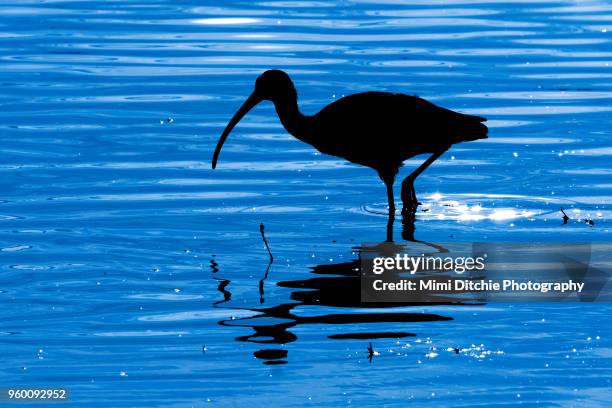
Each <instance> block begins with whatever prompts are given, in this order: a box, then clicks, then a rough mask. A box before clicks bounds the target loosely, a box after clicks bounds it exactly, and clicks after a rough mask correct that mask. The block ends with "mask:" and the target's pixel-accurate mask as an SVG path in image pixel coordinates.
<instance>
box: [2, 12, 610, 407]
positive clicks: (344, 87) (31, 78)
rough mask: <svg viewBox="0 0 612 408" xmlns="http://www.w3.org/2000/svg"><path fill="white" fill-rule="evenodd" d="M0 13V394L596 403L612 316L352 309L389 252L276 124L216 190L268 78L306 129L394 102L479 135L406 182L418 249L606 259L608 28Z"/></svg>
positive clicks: (360, 17) (368, 183) (379, 210)
mask: <svg viewBox="0 0 612 408" xmlns="http://www.w3.org/2000/svg"><path fill="white" fill-rule="evenodd" d="M0 15H1V16H2V17H1V19H0V50H1V51H2V52H1V53H0V54H1V55H0V64H1V65H2V69H1V71H0V83H1V84H2V87H1V88H0V106H1V109H0V119H1V120H0V138H2V144H1V147H0V150H1V151H0V157H1V158H0V172H1V175H2V177H1V178H0V187H1V188H2V192H3V194H2V197H0V247H1V252H0V257H1V259H2V263H1V265H0V268H1V270H2V274H1V275H0V298H1V299H2V302H3V305H4V307H3V308H2V310H1V311H0V321H2V328H1V329H0V342H1V345H2V350H3V357H4V358H3V364H2V367H1V369H0V384H2V385H6V386H10V385H15V386H25V385H47V386H49V385H55V386H66V387H69V388H70V389H71V390H72V398H73V401H74V402H75V405H80V406H89V407H92V406H109V405H112V406H126V407H135V406H142V407H151V406H164V407H167V406H175V407H190V406H207V405H212V406H228V405H229V406H249V405H250V406H264V405H266V406H269V405H270V404H273V405H275V406H301V405H306V406H321V405H332V404H333V405H359V406H382V405H384V406H405V405H406V404H407V403H408V402H415V403H417V404H419V406H432V407H437V406H441V405H446V404H449V405H450V404H452V405H455V406H474V405H477V404H481V405H490V404H497V405H498V406H501V405H504V406H505V405H510V404H512V405H513V404H516V403H524V404H526V405H534V404H544V405H548V406H574V405H579V406H605V405H606V404H607V403H609V402H610V400H611V399H612V395H611V392H610V389H611V388H610V380H609V379H610V378H612V370H611V369H610V367H611V365H612V364H611V356H612V352H611V350H612V348H611V344H610V322H609V314H610V313H611V312H612V308H610V306H609V305H608V304H606V303H599V304H597V303H595V304H586V303H567V304H488V305H477V306H474V305H473V306H451V305H446V306H411V307H408V306H397V307H387V308H366V307H363V306H362V305H360V304H359V302H358V291H357V287H358V281H356V278H355V275H354V269H355V268H356V267H357V259H358V254H357V252H356V249H355V248H356V247H358V246H359V245H361V243H363V242H380V241H382V240H384V238H385V225H386V214H385V211H386V198H385V190H384V186H383V184H382V183H381V182H380V180H379V179H378V178H377V176H376V175H375V173H374V172H373V171H372V170H370V169H366V168H361V167H357V166H354V165H352V164H350V163H347V162H344V161H342V160H340V159H336V158H333V157H328V156H324V155H321V154H319V153H317V152H316V151H315V150H313V149H312V148H311V147H310V146H307V145H305V144H302V143H301V142H299V141H297V140H295V139H293V138H292V137H290V136H289V135H287V134H286V132H285V131H284V129H283V128H282V126H281V125H280V124H279V123H278V119H277V118H276V116H275V112H274V109H273V107H272V106H271V104H269V103H268V104H261V105H260V106H258V107H257V108H256V109H254V110H253V111H252V112H251V113H249V115H248V116H247V117H246V118H245V119H244V120H243V121H242V122H241V123H240V125H239V126H238V127H237V128H236V129H235V131H234V132H233V133H232V135H231V136H230V138H229V139H228V142H227V143H226V145H225V147H224V149H223V152H222V154H221V158H220V161H219V165H218V168H217V170H215V171H214V172H213V171H212V170H211V169H210V158H211V155H212V151H213V149H214V145H215V143H216V141H217V138H218V137H219V135H220V133H221V131H222V129H223V127H224V126H225V124H226V123H227V121H228V120H229V118H230V117H231V115H232V114H233V113H234V111H235V110H236V109H237V108H238V106H239V105H240V104H241V103H242V101H243V100H244V99H245V98H246V97H247V96H248V95H249V94H250V92H251V90H252V86H253V82H254V79H255V78H256V76H257V75H258V74H260V73H261V72H262V71H264V70H265V69H269V68H280V69H284V70H286V71H287V72H288V73H289V74H290V75H291V77H292V78H293V80H294V82H295V84H296V87H297V90H298V93H299V102H300V106H301V109H302V111H303V112H305V113H309V114H312V113H316V112H317V111H318V110H319V109H321V108H322V107H323V106H325V105H326V104H328V103H330V102H332V101H333V100H334V99H337V98H340V97H342V96H343V95H348V94H351V93H355V92H361V91H365V90H388V91H396V92H404V93H408V94H415V95H419V96H421V97H424V98H427V99H429V100H431V101H433V102H435V103H436V104H439V105H442V106H444V107H448V108H451V109H455V110H458V111H461V112H465V113H470V114H478V115H483V116H486V117H487V118H488V119H489V122H488V124H489V127H490V138H489V139H488V140H485V141H478V142H473V143H466V144H462V145H458V146H455V147H453V148H452V149H451V150H450V151H448V152H447V153H445V154H444V155H443V156H442V157H441V159H440V160H438V161H437V162H436V163H435V164H434V165H432V166H431V167H430V168H429V169H428V170H427V171H426V172H425V173H424V174H423V175H422V176H421V177H419V179H418V181H417V183H416V188H417V193H418V194H419V197H420V198H421V201H423V206H422V207H421V210H427V211H419V212H418V214H417V220H416V224H415V227H416V230H415V237H416V238H417V239H421V240H426V241H428V242H432V243H436V242H449V241H453V240H457V241H466V242H470V241H478V240H492V241H495V240H496V241H525V240H536V241H538V240H539V241H550V240H556V241H567V242H609V239H610V238H609V228H610V221H609V219H610V204H609V203H610V198H611V197H612V181H611V178H610V176H611V174H612V170H611V169H610V165H609V163H610V156H611V155H612V142H611V133H610V114H611V113H610V112H611V111H612V103H611V97H610V96H611V95H612V71H611V68H610V64H612V47H611V46H610V41H611V40H612V37H611V33H612V6H611V5H610V4H608V3H606V2H599V1H588V2H582V1H496V0H479V1H467V0H453V1H437V0H413V1H406V2H404V1H396V0H357V1H346V2H342V3H336V2H329V1H262V2H224V3H219V2H217V3H204V4H203V3H201V2H196V1H192V0H187V1H182V2H171V1H163V0H158V1H153V2H144V1H141V0H132V1H98V2H86V1H62V0H54V1H36V0H30V1H8V0H7V1H4V2H3V3H2V5H0ZM406 120H409V118H406ZM372 137H376V135H372ZM397 137H409V136H408V135H406V136H404V135H397ZM422 159H424V158H422V157H421V158H416V159H414V160H410V161H408V162H407V163H406V166H405V168H404V169H403V170H402V172H401V175H407V174H408V173H409V171H410V168H413V167H414V166H416V165H418V164H419V160H422ZM398 198H399V197H398ZM561 207H562V208H564V209H565V211H566V212H567V214H568V215H569V216H570V217H571V219H570V221H569V223H568V224H567V225H562V214H560V212H559V209H560V208H561ZM585 220H593V221H594V224H595V225H593V226H590V225H588V224H587V223H585ZM262 222H263V223H264V224H265V228H266V233H267V237H268V240H269V242H270V246H271V249H272V251H273V253H274V256H275V261H274V263H273V264H272V265H268V255H267V252H266V250H265V248H264V246H263V243H262V241H261V237H260V233H259V224H260V223H262ZM395 229H396V231H395V239H396V240H397V241H398V242H400V241H402V237H401V225H400V223H399V220H398V222H397V223H396V228H395ZM600 266H603V265H600ZM268 267H269V270H268ZM266 271H267V278H266V279H265V281H264V282H263V283H262V289H263V290H261V289H260V281H261V280H262V278H263V277H264V276H265V275H266ZM262 293H263V295H262ZM370 342H371V343H372V345H373V348H374V350H376V353H377V354H376V355H375V356H374V358H373V359H372V361H371V362H369V361H368V358H367V356H368V353H367V347H368V345H369V343H370ZM449 348H451V349H452V348H459V349H461V350H462V351H461V353H459V354H455V353H454V352H452V351H448V350H447V349H449Z"/></svg>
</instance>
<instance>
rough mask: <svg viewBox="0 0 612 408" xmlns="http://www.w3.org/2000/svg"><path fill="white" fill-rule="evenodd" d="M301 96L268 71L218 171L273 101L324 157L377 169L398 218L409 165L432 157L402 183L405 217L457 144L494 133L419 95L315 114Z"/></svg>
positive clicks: (355, 98)
mask: <svg viewBox="0 0 612 408" xmlns="http://www.w3.org/2000/svg"><path fill="white" fill-rule="evenodd" d="M297 100H298V95H297V91H296V89H295V86H294V84H293V81H291V78H290V77H289V75H288V74H287V73H286V72H284V71H281V70H277V69H272V70H267V71H265V72H263V73H262V74H261V75H260V76H259V77H258V78H257V80H256V81H255V88H254V90H253V92H252V93H251V95H250V96H249V97H248V98H247V100H246V101H245V102H244V103H243V104H242V106H241V107H240V108H239V109H238V111H237V112H236V113H235V114H234V116H233V117H232V118H231V120H230V121H229V123H228V124H227V126H226V127H225V129H224V130H223V133H222V134H221V137H220V138H219V141H218V142H217V146H216V148H215V151H214V154H213V158H212V168H213V169H215V168H216V166H217V160H218V159H219V154H220V152H221V148H222V146H223V144H224V143H225V141H226V140H227V137H228V135H229V134H230V132H231V131H232V129H233V128H234V127H235V126H236V124H237V123H238V122H239V121H240V120H241V119H242V118H243V117H244V116H245V115H246V114H247V113H248V112H249V111H250V110H251V109H252V108H253V107H254V106H255V105H257V104H259V103H260V102H262V101H271V102H272V103H273V104H274V107H275V109H276V113H277V115H278V117H279V119H280V122H281V123H282V125H283V127H284V128H285V130H286V131H287V132H289V133H290V134H291V135H293V136H294V137H295V138H297V139H298V140H300V141H302V142H305V143H307V144H309V145H311V146H313V147H314V148H315V149H317V150H318V151H319V152H321V153H324V154H327V155H331V156H336V157H340V158H343V159H345V160H348V161H349V162H351V163H355V164H359V165H362V166H367V167H370V168H372V169H374V170H375V171H376V172H377V173H378V176H379V177H380V179H381V180H382V181H383V183H384V184H385V186H386V189H387V200H388V206H389V216H390V217H391V215H394V214H395V199H394V193H393V184H394V181H395V177H396V175H397V174H398V172H399V169H400V167H401V166H402V165H403V162H404V161H405V160H407V159H410V158H412V157H414V156H416V155H419V154H430V155H431V156H430V157H429V158H428V159H427V160H425V162H423V163H422V164H421V165H420V166H419V167H418V168H417V169H416V170H414V171H413V172H412V173H410V174H409V175H408V176H407V177H406V178H404V180H403V181H402V189H401V199H402V203H403V208H402V214H408V213H410V212H412V214H414V211H416V208H417V205H418V204H419V203H418V201H417V197H416V192H415V190H414V181H415V179H416V178H417V177H418V176H419V175H420V174H421V173H422V172H423V171H424V170H425V169H426V168H427V167H428V166H429V165H430V164H432V163H433V162H434V161H435V160H437V159H438V158H439V157H440V156H441V155H442V154H444V152H446V151H447V150H448V149H449V148H450V147H451V146H452V145H454V144H457V143H461V142H468V141H474V140H478V139H486V138H487V137H488V128H487V126H485V125H484V124H483V123H482V122H485V121H486V119H485V118H483V117H480V116H473V115H466V114H462V113H459V112H455V111H452V110H449V109H445V108H442V107H439V106H436V105H434V104H433V103H431V102H429V101H426V100H425V99H422V98H419V97H417V96H412V95H406V94H402V93H391V92H362V93H357V94H352V95H347V96H345V97H342V98H340V99H338V100H336V101H334V102H332V103H331V104H329V105H327V106H326V107H324V108H323V109H321V111H320V112H319V113H317V114H314V115H304V114H302V113H301V112H300V110H299V108H298V103H297Z"/></svg>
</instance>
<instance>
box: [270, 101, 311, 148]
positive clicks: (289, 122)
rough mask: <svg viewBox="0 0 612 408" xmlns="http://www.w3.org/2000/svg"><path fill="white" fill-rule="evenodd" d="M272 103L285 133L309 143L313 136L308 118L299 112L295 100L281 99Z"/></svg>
mask: <svg viewBox="0 0 612 408" xmlns="http://www.w3.org/2000/svg"><path fill="white" fill-rule="evenodd" d="M273 102H274V107H275V108H276V113H277V114H278V118H279V119H280V121H281V123H282V124H283V126H284V128H285V129H286V130H287V132H289V133H291V134H292V135H293V136H294V137H296V138H297V139H299V140H301V141H303V142H306V143H309V141H310V140H311V138H312V137H313V134H314V132H312V129H311V121H310V120H309V119H310V116H305V115H303V114H302V113H301V112H300V109H299V108H298V104H297V98H281V99H278V100H275V101H273Z"/></svg>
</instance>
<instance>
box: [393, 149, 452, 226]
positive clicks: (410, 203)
mask: <svg viewBox="0 0 612 408" xmlns="http://www.w3.org/2000/svg"><path fill="white" fill-rule="evenodd" d="M446 150H448V147H446V148H445V149H443V150H440V151H438V152H436V153H434V154H432V155H431V157H429V159H427V160H425V162H424V163H423V164H421V165H420V166H419V167H418V168H417V169H416V170H415V171H413V172H412V173H410V175H408V177H406V178H405V179H404V181H402V202H403V204H404V207H403V209H402V214H404V215H406V214H409V213H410V212H414V211H416V207H417V206H418V205H419V204H420V203H419V202H418V201H417V197H416V192H415V191H414V180H416V178H417V177H418V176H419V175H420V174H421V173H422V172H423V171H425V169H426V168H427V167H429V165H430V164H431V163H433V162H434V161H436V159H437V158H438V157H440V156H442V154H444V152H445V151H446Z"/></svg>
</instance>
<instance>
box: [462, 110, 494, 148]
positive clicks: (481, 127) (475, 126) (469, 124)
mask: <svg viewBox="0 0 612 408" xmlns="http://www.w3.org/2000/svg"><path fill="white" fill-rule="evenodd" d="M466 116H467V117H468V118H469V120H467V121H466V120H463V121H462V122H463V123H462V124H461V126H459V129H458V132H457V133H456V134H457V135H458V137H459V140H460V141H461V142H469V141H471V140H478V139H486V138H487V137H488V133H489V128H488V127H487V126H486V125H485V124H484V123H482V122H486V121H487V120H486V119H485V118H482V117H480V116H468V115H466Z"/></svg>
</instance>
